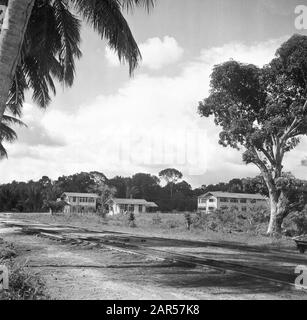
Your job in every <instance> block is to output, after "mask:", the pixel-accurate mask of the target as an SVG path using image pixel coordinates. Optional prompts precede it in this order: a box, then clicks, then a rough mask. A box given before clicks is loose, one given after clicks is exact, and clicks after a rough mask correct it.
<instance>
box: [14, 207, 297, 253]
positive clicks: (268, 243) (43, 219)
mask: <svg viewBox="0 0 307 320" xmlns="http://www.w3.org/2000/svg"><path fill="white" fill-rule="evenodd" d="M187 216H188V217H189V219H191V222H190V223H191V224H190V230H189V228H188V227H187ZM13 217H16V218H22V219H26V220H32V221H36V222H40V223H50V224H58V225H70V226H77V227H84V228H88V229H90V230H94V231H103V230H110V231H118V232H128V233H133V234H138V235H144V236H157V237H164V238H174V239H185V240H200V241H216V242H235V243H240V244H246V245H250V246H258V247H264V248H275V249H279V248H280V249H295V244H294V242H293V241H292V240H291V238H289V237H282V238H281V239H274V238H270V237H268V236H266V228H267V215H266V214H265V212H262V213H260V214H258V213H252V215H248V216H245V215H244V216H242V215H240V214H239V215H237V214H236V213H231V212H230V213H225V214H221V213H220V214H218V215H214V214H213V215H209V216H200V215H197V214H196V213H158V214H157V213H146V214H135V216H134V218H135V220H134V224H133V228H131V224H129V219H128V216H127V215H116V216H107V217H102V216H99V215H97V214H94V213H89V214H82V215H80V214H65V215H64V214H61V215H53V216H51V215H49V214H39V213H30V214H29V213H24V214H20V213H19V214H14V215H13Z"/></svg>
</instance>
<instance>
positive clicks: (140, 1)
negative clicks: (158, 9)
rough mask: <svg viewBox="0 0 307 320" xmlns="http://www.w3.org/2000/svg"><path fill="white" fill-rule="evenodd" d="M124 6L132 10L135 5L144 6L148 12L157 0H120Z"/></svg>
mask: <svg viewBox="0 0 307 320" xmlns="http://www.w3.org/2000/svg"><path fill="white" fill-rule="evenodd" d="M120 2H121V4H122V7H123V8H125V9H127V11H129V10H130V11H132V10H133V9H134V8H135V6H137V7H144V8H145V9H146V10H147V11H148V12H149V11H150V9H151V8H153V7H154V5H155V0H120Z"/></svg>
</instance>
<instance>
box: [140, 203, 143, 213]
mask: <svg viewBox="0 0 307 320" xmlns="http://www.w3.org/2000/svg"><path fill="white" fill-rule="evenodd" d="M139 212H143V206H142V205H141V204H140V205H139Z"/></svg>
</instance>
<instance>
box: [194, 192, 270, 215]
mask: <svg viewBox="0 0 307 320" xmlns="http://www.w3.org/2000/svg"><path fill="white" fill-rule="evenodd" d="M266 205H267V201H266V200H252V199H243V198H242V199H234V198H226V197H225V198H221V197H218V198H216V197H213V196H211V197H208V198H199V199H198V210H199V211H205V212H207V213H210V212H214V211H215V210H222V209H225V210H227V209H232V208H236V209H237V210H239V211H242V212H245V211H248V210H250V209H253V208H257V207H263V206H266Z"/></svg>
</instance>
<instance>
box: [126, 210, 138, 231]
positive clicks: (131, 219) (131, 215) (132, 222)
mask: <svg viewBox="0 0 307 320" xmlns="http://www.w3.org/2000/svg"><path fill="white" fill-rule="evenodd" d="M128 223H129V226H130V227H131V228H135V227H136V224H135V214H134V213H133V212H129V213H128Z"/></svg>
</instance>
